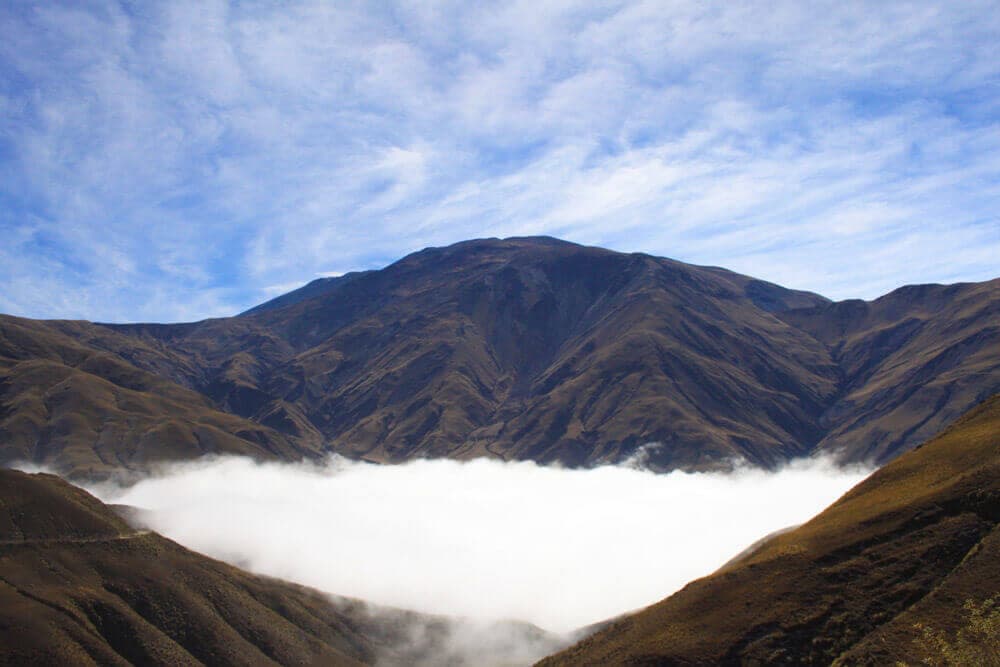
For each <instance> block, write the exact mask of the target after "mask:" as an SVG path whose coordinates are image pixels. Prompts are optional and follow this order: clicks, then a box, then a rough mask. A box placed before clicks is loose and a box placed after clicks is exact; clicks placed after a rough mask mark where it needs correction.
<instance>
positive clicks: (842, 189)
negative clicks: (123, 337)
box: [0, 0, 1000, 321]
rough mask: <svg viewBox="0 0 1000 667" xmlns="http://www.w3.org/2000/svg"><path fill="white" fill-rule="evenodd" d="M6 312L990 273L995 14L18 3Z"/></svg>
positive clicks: (849, 290)
mask: <svg viewBox="0 0 1000 667" xmlns="http://www.w3.org/2000/svg"><path fill="white" fill-rule="evenodd" d="M0 119H2V123H0V239H2V241H0V288H2V289H0V312H5V313H11V314H16V315H22V316H28V317H40V318H55V317H58V318H85V319H90V320H97V321H184V320H195V319H200V318H205V317H216V316H226V315H231V314H235V313H237V312H240V311H242V310H244V309H246V308H248V307H250V306H252V305H255V304H257V303H260V302H262V301H264V300H267V299H268V298H271V297H273V296H276V295H278V294H281V293H283V292H286V291H289V290H291V289H293V288H295V287H297V286H299V285H301V284H303V283H305V282H308V281H309V280H312V279H314V278H316V277H320V276H329V275H338V274H340V273H343V272H346V271H351V270H357V269H369V268H379V267H382V266H385V265H387V264H389V263H391V262H392V261H394V260H396V259H398V258H400V257H402V256H403V255H405V254H407V253H409V252H412V251H415V250H418V249H421V248H423V247H427V246H437V245H447V244H449V243H453V242H457V241H460V240H464V239H469V238H478V237H488V236H500V237H505V236H518V235H535V234H546V235H552V236H558V237H560V238H564V239H567V240H570V241H575V242H578V243H585V244H592V245H600V246H604V247H608V248H612V249H616V250H621V251H627V252H634V251H642V252H646V253H649V254H654V255H661V256H666V257H672V258H675V259H679V260H682V261H686V262H691V263H695V264H710V265H716V266H724V267H726V268H730V269H732V270H735V271H739V272H741V273H746V274H750V275H754V276H756V277H759V278H763V279H766V280H770V281H773V282H777V283H780V284H782V285H785V286H787V287H793V288H798V289H808V290H812V291H816V292H819V293H821V294H823V295H825V296H828V297H831V298H835V299H843V298H856V297H857V298H874V297H876V296H878V295H880V294H883V293H885V292H888V291H890V290H892V289H894V288H895V287H898V286H901V285H903V284H912V283H920V282H957V281H976V280H986V279H990V278H994V277H996V276H997V275H998V274H1000V271H998V270H997V266H998V262H997V258H998V257H1000V213H998V211H1000V11H998V6H997V3H996V1H995V0H993V1H990V2H977V1H974V0H970V1H964V2H893V1H888V0H887V1H876V2H851V1H844V0H838V1H836V2H823V1H820V0H817V1H815V2H808V3H804V2H800V1H793V2H783V1H781V0H776V1H768V2H718V3H716V2H702V1H697V2H694V1H692V2H687V1H685V0H676V1H672V2H662V0H653V1H651V2H618V1H609V2H604V1H601V0H590V1H587V2H572V1H561V0H560V1H554V2H547V1H544V0H528V1H524V2H508V3H488V4H486V3H467V2H453V3H452V2H441V3H434V2H429V1H421V2H413V3H387V2H357V3H355V2H347V1H345V2H288V3H286V2H253V3H226V2H213V1H211V0H198V1H197V2H191V3H188V2H179V1H178V2H163V3H155V2H99V1H95V2H87V1H74V2H69V3H59V2H46V3H29V2H5V3H2V5H0Z"/></svg>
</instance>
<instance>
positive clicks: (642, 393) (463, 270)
mask: <svg viewBox="0 0 1000 667" xmlns="http://www.w3.org/2000/svg"><path fill="white" fill-rule="evenodd" d="M5 322H7V323H9V322H10V318H3V319H0V327H2V326H4V323H5ZM6 326H8V327H9V326H10V325H9V324H7V325H6ZM33 326H35V327H36V330H39V331H41V330H43V329H53V330H55V332H56V333H57V334H58V335H61V336H66V337H69V338H72V339H74V340H75V341H76V342H77V343H78V344H80V345H84V346H87V347H92V348H96V349H98V350H100V351H101V352H102V353H105V354H110V355H113V356H115V357H117V358H118V359H120V360H121V361H123V362H124V363H126V364H129V365H133V366H135V367H136V368H138V369H140V370H142V371H145V372H147V373H152V374H154V375H157V376H159V377H162V378H164V379H166V380H168V381H170V382H172V383H174V384H177V385H180V386H181V387H184V388H187V389H188V390H191V391H194V392H196V393H198V394H199V395H201V396H203V397H205V399H206V400H207V401H208V402H209V408H210V409H212V410H216V411H221V412H223V413H229V414H232V415H235V416H236V417H239V418H242V419H244V420H248V421H249V423H251V424H256V425H259V426H258V427H259V428H267V429H270V430H271V431H273V432H274V433H275V434H277V435H276V436H274V437H281V438H284V439H286V440H287V441H288V443H289V445H288V447H289V448H290V449H287V448H286V449H283V450H282V451H284V452H285V453H284V454H279V456H283V457H286V458H287V457H288V452H289V451H291V450H294V451H295V452H296V453H295V454H294V456H300V457H302V456H304V457H312V456H318V455H322V454H323V453H325V452H330V451H333V452H337V453H341V454H344V455H347V456H351V457H354V458H365V459H369V460H375V461H387V462H398V461H403V460H408V459H410V458H415V457H440V456H446V457H453V458H471V457H475V456H494V457H499V458H510V459H533V460H536V461H539V462H542V463H546V462H557V461H558V462H560V463H563V464H568V465H594V464H598V463H614V462H617V461H621V460H623V459H625V458H627V457H628V455H630V454H631V453H632V452H634V451H635V450H636V449H637V448H638V447H640V446H642V445H644V444H647V443H650V442H658V443H661V446H660V447H659V448H657V449H658V451H659V454H658V456H657V457H654V460H653V461H652V463H653V465H654V466H656V467H658V469H663V470H666V469H672V468H677V467H683V468H705V467H713V466H717V465H720V463H721V462H723V461H726V460H730V459H733V458H742V459H746V460H748V461H750V462H752V463H754V464H757V465H764V466H775V465H779V464H780V463H781V462H782V461H785V460H788V459H790V458H794V457H796V456H802V455H806V454H810V453H812V452H814V451H817V450H821V451H838V452H843V456H844V457H845V458H846V459H847V460H862V459H872V460H875V461H878V462H884V461H886V460H889V459H891V458H892V457H893V456H895V455H896V454H898V453H899V452H901V451H905V450H906V449H909V448H911V447H912V446H914V445H916V444H917V443H918V442H921V441H923V440H924V439H926V438H927V437H930V435H931V434H933V433H934V432H935V431H936V430H937V429H939V428H940V427H941V426H943V425H944V424H945V423H947V421H949V420H950V419H952V418H954V417H955V416H957V414H959V413H961V411H963V410H964V409H967V408H968V407H969V406H971V405H972V404H974V403H975V402H976V401H978V400H982V398H984V397H985V396H986V395H989V394H991V393H993V392H995V391H997V390H1000V361H998V360H997V359H996V355H995V354H992V353H991V350H993V349H996V347H997V346H1000V280H994V281H990V282H987V283H967V284H957V285H952V286H934V285H925V286H906V287H904V288H900V289H899V290H895V291H893V292H891V293H889V294H887V295H885V296H883V297H880V298H879V299H876V300H874V301H872V302H861V301H842V302H832V301H829V300H828V299H826V298H824V297H821V296H819V295H815V294H811V293H808V292H801V291H795V290H788V289H785V288H783V287H781V286H778V285H774V284H772V283H768V282H766V281H762V280H758V279H755V278H751V277H748V276H741V275H739V274H736V273H733V272H731V271H728V270H726V269H722V268H718V267H698V266H693V265H688V264H684V263H682V262H677V261H675V260H670V259H666V258H657V257H653V256H651V255H647V254H643V253H632V254H623V253H617V252H613V251H610V250H605V249H601V248H593V247H588V246H581V245H577V244H572V243H568V242H565V241H560V240H558V239H553V238H549V237H543V238H532V237H518V238H512V239H477V240H471V241H466V242H462V243H459V244H455V245H452V246H445V247H440V248H427V249H424V250H422V251H419V252H416V253H413V254H411V255H408V256H406V257H404V258H401V259H400V260H398V261H396V262H394V263H392V264H390V265H389V266H387V267H386V268H384V269H381V270H377V271H365V272H355V273H352V274H347V275H345V276H341V277H337V278H330V279H320V281H314V282H313V283H309V284H308V285H306V286H304V287H302V288H300V289H299V290H294V291H293V292H290V293H289V294H286V295H282V296H279V297H277V298H276V299H272V300H271V301H269V302H266V303H264V304H261V305H260V306H258V307H256V308H252V309H250V310H248V311H246V312H244V313H242V314H241V315H238V316H235V317H231V318H217V319H212V320H205V321H202V322H196V323H186V324H176V325H172V324H124V325H121V324H91V323H85V322H65V321H54V322H43V323H37V324H35V325H33ZM15 352H17V350H15ZM0 353H2V349H0ZM10 356H11V355H10V354H8V357H10ZM13 356H14V357H15V358H24V357H26V356H30V355H29V354H28V353H27V352H24V351H23V350H21V351H20V357H17V355H16V354H15V355H13ZM8 365H9V364H8ZM893 383H896V384H897V385H898V387H897V388H894V387H893ZM2 387H3V385H2V384H0V388H2ZM2 396H3V395H2V394H0V398H2ZM5 400H6V402H7V404H8V405H9V404H10V401H11V399H10V397H8V398H7V399H5ZM2 428H3V422H2V421H0V429H2ZM244 430H246V429H244ZM855 436H859V437H855ZM26 437H30V436H26Z"/></svg>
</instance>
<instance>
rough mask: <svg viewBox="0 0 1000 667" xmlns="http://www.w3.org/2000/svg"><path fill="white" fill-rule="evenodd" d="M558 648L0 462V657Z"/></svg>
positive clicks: (408, 659) (194, 661)
mask: <svg viewBox="0 0 1000 667" xmlns="http://www.w3.org/2000/svg"><path fill="white" fill-rule="evenodd" d="M469 642H472V644H471V647H474V649H475V650H474V651H471V650H470V645H467V643H469ZM562 646H565V642H564V641H563V640H562V639H561V638H559V637H555V636H553V635H550V634H548V633H546V632H544V631H542V630H541V629H539V628H537V627H535V626H532V625H530V624H527V623H517V622H513V621H510V622H497V623H494V624H492V625H476V624H471V623H469V622H467V621H461V620H458V619H449V618H446V617H440V616H430V615H422V614H417V613H413V612H407V611H401V610H396V609H388V608H382V607H374V606H370V605H366V604H364V603H362V602H359V601H356V600H349V599H345V598H337V597H332V596H327V595H324V594H321V593H319V592H317V591H314V590H310V589H307V588H303V587H300V586H296V585H293V584H289V583H286V582H283V581H279V580H276V579H270V578H266V577H257V576H254V575H251V574H249V573H247V572H244V571H242V570H239V569H237V568H235V567H232V566H230V565H226V564H225V563H221V562H218V561H215V560H212V559H210V558H207V557H205V556H202V555H200V554H196V553H194V552H191V551H188V550H187V549H184V548H183V547H180V546H179V545H177V544H175V543H174V542H171V541H170V540H167V539H165V538H163V537H161V536H160V535H157V534H156V533H151V532H149V531H143V530H134V529H133V528H132V527H130V526H129V525H128V524H126V522H125V521H123V520H122V519H121V518H119V516H117V515H116V514H115V513H114V512H113V511H112V510H111V508H109V507H108V506H106V505H104V504H102V503H101V502H100V501H98V500H97V499H96V498H94V497H93V496H91V495H89V494H88V493H86V492H84V491H82V490H81V489H78V488H76V487H74V486H72V485H70V484H68V483H66V482H65V481H63V480H61V479H60V478H58V477H54V476H51V475H28V474H25V473H22V472H18V471H13V470H0V664H3V665H8V664H9V665H29V664H39V665H130V664H135V665H170V666H171V667H174V666H176V665H374V664H378V665H379V666H380V667H397V666H398V667H402V666H403V665H406V666H414V665H416V666H420V665H425V666H427V667H429V666H430V665H453V666H454V667H464V666H466V665H507V664H527V663H530V662H531V661H533V660H535V659H537V658H538V657H540V656H542V655H545V654H546V653H549V652H552V651H554V650H556V649H558V648H560V647H562Z"/></svg>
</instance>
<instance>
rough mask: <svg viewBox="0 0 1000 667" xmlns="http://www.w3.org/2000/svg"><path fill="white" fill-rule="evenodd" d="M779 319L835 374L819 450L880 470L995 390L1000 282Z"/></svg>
mask: <svg viewBox="0 0 1000 667" xmlns="http://www.w3.org/2000/svg"><path fill="white" fill-rule="evenodd" d="M779 316H780V317H781V318H782V319H783V320H785V321H786V322H789V323H791V324H793V325H795V326H797V327H799V328H801V329H803V330H805V331H807V332H808V333H809V334H810V335H812V336H814V337H815V338H817V339H818V340H820V341H821V342H823V343H824V344H825V345H826V346H827V347H828V349H829V350H830V354H831V357H832V358H833V360H834V361H835V362H836V363H837V365H838V367H839V368H841V370H842V373H843V381H842V383H841V389H840V392H839V394H840V396H839V397H838V400H837V401H836V402H835V403H834V404H833V405H832V406H831V407H830V408H829V409H828V410H827V411H826V413H825V414H824V415H823V417H822V418H821V420H820V424H821V426H822V427H823V428H824V430H825V431H826V435H825V436H824V438H823V440H822V441H821V442H820V443H819V445H818V446H819V447H820V448H822V449H830V450H835V451H841V452H843V453H844V455H845V456H846V458H848V459H850V460H864V459H874V460H876V461H877V462H879V463H884V462H885V461H887V460H889V459H891V458H892V456H893V455H895V454H896V453H897V452H900V451H905V450H907V449H909V448H911V447H913V446H914V445H916V444H918V443H920V442H923V441H925V440H926V439H927V438H929V437H931V436H932V435H934V434H935V433H937V432H938V431H940V430H941V429H942V428H944V426H945V425H947V424H949V423H950V422H952V421H953V420H955V419H957V418H958V417H959V416H960V415H961V414H962V412H964V411H965V410H966V409H968V407H969V406H971V405H975V404H976V403H978V402H979V401H981V400H983V399H984V398H985V397H986V396H988V395H990V394H991V393H992V392H995V391H996V390H997V388H998V387H997V378H998V372H997V370H998V366H1000V280H993V281H990V282H986V283H979V284H967V285H947V286H945V285H912V286H909V287H903V288H900V289H898V290H895V291H893V292H891V293H890V294H887V295H885V296H883V297H881V298H879V299H876V300H875V301H872V302H870V303H866V302H864V301H844V302H841V303H833V304H822V305H820V306H818V307H815V308H809V309H804V310H798V309H793V310H789V311H785V312H784V313H782V314H781V315H779Z"/></svg>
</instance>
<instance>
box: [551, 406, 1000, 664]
mask: <svg viewBox="0 0 1000 667" xmlns="http://www.w3.org/2000/svg"><path fill="white" fill-rule="evenodd" d="M998 523H1000V396H994V397H993V398H991V399H989V400H987V401H986V402H985V403H983V404H982V405H980V406H978V407H977V408H975V409H973V410H972V411H971V412H969V413H968V414H966V415H965V416H963V417H962V418H961V419H959V420H958V421H957V422H955V423H954V424H953V425H952V426H950V427H949V428H948V429H946V430H945V431H944V432H943V433H941V434H940V435H938V436H937V437H935V438H934V439H932V440H931V441H929V442H927V443H926V444H924V445H923V446H921V447H918V448H917V449H916V450H914V451H911V452H908V453H906V454H903V455H902V456H900V457H899V458H897V459H896V460H894V461H893V462H891V463H889V464H888V465H886V466H884V467H883V468H881V469H880V470H878V471H877V472H875V473H874V474H872V475H871V476H870V477H869V478H868V479H866V480H865V481H864V482H862V483H861V484H859V485H858V486H856V487H855V488H854V489H852V490H851V491H849V492H848V493H847V494H846V495H844V496H843V497H842V498H841V499H840V500H838V501H837V502H836V503H835V504H833V505H832V506H831V507H830V508H828V509H827V510H825V511H824V512H822V513H821V514H819V515H818V516H817V517H815V518H814V519H812V520H811V521H809V522H808V523H806V524H804V525H803V526H801V527H799V528H797V529H795V530H792V531H790V532H786V533H783V534H780V535H777V536H775V537H773V538H771V539H769V540H768V541H766V542H765V543H764V544H763V545H762V546H760V547H759V548H757V549H756V550H755V551H753V552H752V553H750V554H749V555H745V556H743V557H742V558H740V559H738V560H737V561H736V562H734V563H730V564H728V565H726V566H724V567H723V568H722V569H721V570H719V571H718V572H716V573H714V574H712V575H711V576H708V577H705V578H703V579H699V580H697V581H694V582H692V583H690V584H688V585H687V586H686V587H685V588H684V589H682V590H681V591H679V592H677V593H675V594H674V595H672V596H670V597H669V598H667V599H666V600H663V601H662V602H659V603H657V604H655V605H653V606H651V607H648V608H647V609H644V610H642V611H639V612H637V613H635V614H631V615H628V616H625V617H624V618H621V619H619V620H617V621H615V622H613V623H611V624H610V625H608V626H607V627H605V628H604V629H602V630H600V631H598V632H597V633H596V634H594V635H592V636H591V637H589V638H587V639H585V640H583V641H582V642H580V643H578V644H577V645H575V646H573V647H571V648H569V649H567V650H566V651H564V652H562V653H559V654H557V655H555V656H552V657H550V658H548V659H546V660H543V661H542V662H541V663H539V664H540V665H542V666H544V667H555V666H557V665H574V666H577V665H654V664H655V665H717V664H722V665H729V664H758V665H765V664H766V665H771V664H794V665H812V664H824V665H826V664H831V662H833V663H834V664H838V665H887V664H899V663H904V664H923V663H921V660H923V659H924V658H928V657H933V656H928V655H926V654H922V651H923V650H924V648H925V647H922V646H921V644H920V643H919V641H915V640H919V638H920V637H921V631H920V630H919V628H918V624H920V625H923V626H924V627H927V628H931V629H933V630H936V631H944V632H947V633H954V632H955V631H956V629H957V628H958V627H960V626H961V624H962V622H963V619H966V618H967V616H968V615H967V614H966V612H965V611H963V603H965V602H966V601H971V602H972V603H973V604H974V605H981V604H982V603H983V601H984V600H985V599H986V598H989V597H990V596H992V595H996V594H997V593H998V592H1000V527H998ZM938 657H940V656H938ZM927 664H944V663H939V662H932V663H927ZM948 664H953V663H950V662H949V663H948ZM954 664H958V663H954ZM991 664H992V663H991Z"/></svg>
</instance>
